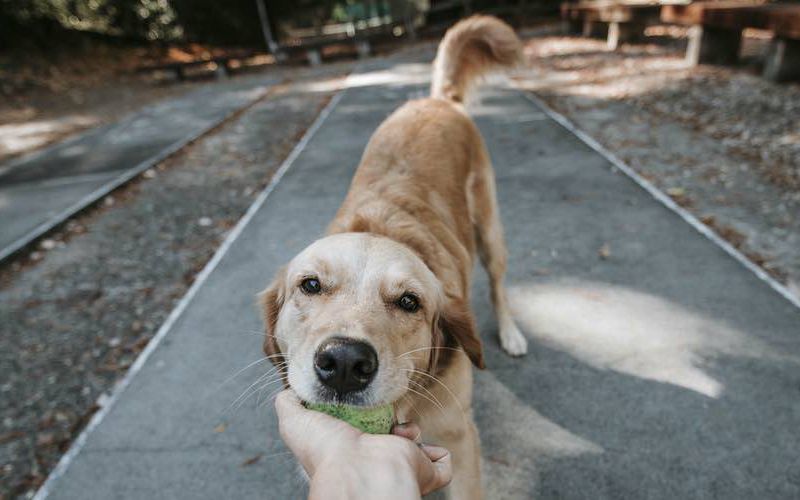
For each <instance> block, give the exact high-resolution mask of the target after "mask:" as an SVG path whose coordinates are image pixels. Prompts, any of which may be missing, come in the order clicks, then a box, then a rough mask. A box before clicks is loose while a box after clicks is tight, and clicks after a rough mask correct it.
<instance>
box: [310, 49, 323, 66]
mask: <svg viewBox="0 0 800 500" xmlns="http://www.w3.org/2000/svg"><path fill="white" fill-rule="evenodd" d="M306 58H308V64H310V65H312V66H319V65H320V64H322V54H320V52H319V50H317V49H310V50H308V51H307V52H306Z"/></svg>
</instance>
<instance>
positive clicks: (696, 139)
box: [518, 34, 800, 294]
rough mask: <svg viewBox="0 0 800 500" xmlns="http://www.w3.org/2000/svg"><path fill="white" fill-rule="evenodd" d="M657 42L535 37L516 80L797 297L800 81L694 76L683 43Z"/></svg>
mask: <svg viewBox="0 0 800 500" xmlns="http://www.w3.org/2000/svg"><path fill="white" fill-rule="evenodd" d="M757 35H758V34H756V36H754V37H753V38H748V39H747V40H746V43H745V46H744V52H745V54H749V55H750V56H751V57H755V56H757V55H758V53H759V52H760V51H761V50H762V49H763V47H764V46H765V45H766V44H765V40H764V39H763V38H760V37H758V36H757ZM651 40H655V41H657V42H658V43H646V44H637V45H625V46H623V47H622V49H621V50H618V51H616V52H608V51H607V50H606V49H605V42H604V41H601V40H592V39H586V38H567V37H558V36H541V37H534V38H531V39H530V40H528V41H527V44H526V55H527V57H528V60H529V62H530V66H529V68H528V69H526V70H524V71H522V72H520V74H519V76H518V81H519V83H520V84H521V85H522V86H523V87H525V88H528V89H530V90H532V91H533V92H535V93H536V94H537V95H538V96H539V97H541V98H542V99H543V100H545V102H547V103H548V104H549V105H550V106H551V107H553V108H554V109H556V110H557V111H559V112H561V113H562V114H564V115H566V116H567V117H569V118H570V119H571V120H572V121H573V122H575V123H576V124H577V125H578V126H579V127H580V128H582V129H583V130H585V131H586V132H588V133H589V134H590V135H591V136H593V137H594V138H596V139H597V140H598V141H599V142H601V143H602V144H603V145H604V146H605V147H607V148H608V149H609V150H611V151H612V152H614V153H615V154H616V155H617V156H619V157H620V158H621V159H622V160H623V161H625V162H626V163H628V164H629V165H630V166H631V167H633V168H634V169H635V170H637V171H638V172H639V173H640V174H641V175H642V176H644V177H645V178H647V179H649V180H650V181H652V182H653V183H655V185H656V186H658V187H659V188H660V189H662V190H664V191H665V192H667V194H669V195H670V196H671V197H672V198H673V199H675V200H676V201H677V202H678V203H679V204H680V205H682V206H684V207H685V208H687V209H689V210H690V211H692V212H693V213H694V214H695V215H697V216H698V217H699V218H700V219H701V220H702V221H703V222H705V223H706V224H708V225H709V226H711V227H712V228H713V229H715V230H716V231H717V232H718V233H719V234H720V235H721V236H723V237H724V238H726V239H727V240H728V241H730V242H731V243H732V244H733V245H734V246H736V247H737V248H739V249H740V250H742V251H743V252H744V253H745V254H746V255H748V256H749V257H750V258H751V259H752V260H753V261H754V262H756V263H757V264H759V265H761V266H762V267H763V268H764V269H766V270H767V271H768V272H769V273H770V274H772V275H773V276H774V277H776V278H777V279H778V280H780V281H781V282H783V283H785V284H788V285H789V287H790V288H791V289H793V290H794V291H795V293H798V294H800V289H798V286H797V283H798V281H800V217H798V214H800V85H797V84H782V85H776V84H773V83H770V82H768V81H765V80H763V79H762V78H760V77H759V76H758V75H757V74H756V72H755V71H754V68H753V67H747V66H746V67H739V68H726V67H711V66H701V67H697V68H691V67H688V66H687V65H686V63H685V62H684V60H683V47H684V41H683V40H681V39H680V38H678V39H675V38H670V37H664V36H662V37H654V38H653V39H651Z"/></svg>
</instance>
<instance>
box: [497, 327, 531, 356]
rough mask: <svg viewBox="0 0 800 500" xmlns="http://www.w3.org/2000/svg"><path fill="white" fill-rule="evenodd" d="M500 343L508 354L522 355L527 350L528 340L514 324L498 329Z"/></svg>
mask: <svg viewBox="0 0 800 500" xmlns="http://www.w3.org/2000/svg"><path fill="white" fill-rule="evenodd" d="M500 345H501V346H502V347H503V350H504V351H506V353H508V354H509V355H510V356H523V355H524V354H526V353H527V352H528V341H527V339H525V336H524V335H522V332H520V331H519V329H518V328H517V325H514V324H511V325H509V326H506V327H505V328H503V329H502V330H501V331H500Z"/></svg>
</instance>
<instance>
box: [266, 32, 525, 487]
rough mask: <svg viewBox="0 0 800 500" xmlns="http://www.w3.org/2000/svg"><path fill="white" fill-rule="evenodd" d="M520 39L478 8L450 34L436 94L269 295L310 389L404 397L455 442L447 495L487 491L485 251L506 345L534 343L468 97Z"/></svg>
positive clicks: (290, 373) (417, 106)
mask: <svg viewBox="0 0 800 500" xmlns="http://www.w3.org/2000/svg"><path fill="white" fill-rule="evenodd" d="M519 58H520V41H519V39H518V38H517V36H516V34H515V33H514V31H513V30H512V29H511V28H510V27H509V26H508V25H506V24H505V23H503V22H502V21H500V20H498V19H496V18H494V17H487V16H474V17H470V18H468V19H466V20H463V21H461V22H459V23H458V24H456V25H455V26H454V27H452V28H451V29H450V30H449V31H448V32H447V33H446V34H445V36H444V38H443V39H442V41H441V44H440V45H439V49H438V52H437V55H436V60H435V61H434V66H433V81H432V85H431V96H430V97H429V98H425V99H419V100H414V101H411V102H408V103H406V104H405V105H403V106H402V107H401V108H400V109H398V110H397V111H395V112H394V113H393V114H392V115H391V116H389V118H387V119H386V120H385V121H384V122H383V123H382V124H381V125H380V127H378V129H377V131H376V132H375V133H374V135H373V136H372V138H371V139H370V141H369V144H368V145H367V147H366V150H365V151H364V155H363V157H362V159H361V163H360V165H359V167H358V170H357V171H356V173H355V177H354V178H353V181H352V184H351V187H350V191H349V193H348V194H347V197H346V199H345V200H344V203H343V204H342V205H341V208H340V209H339V211H338V213H337V214H336V216H335V218H334V219H333V221H332V223H331V224H330V227H329V228H328V232H327V235H326V236H325V237H323V238H321V239H319V240H317V241H315V242H313V243H311V244H310V245H309V246H308V247H307V248H306V249H305V250H303V251H302V252H300V254H298V255H297V256H296V257H294V258H293V259H292V260H291V262H289V263H288V265H286V266H285V267H284V268H282V269H281V270H280V271H279V272H278V273H277V276H276V278H275V280H274V282H273V283H272V284H271V285H270V286H269V287H268V288H267V289H266V290H265V291H264V292H263V293H262V301H263V308H264V316H265V324H266V340H265V343H264V350H265V352H266V353H267V355H269V356H271V359H272V360H273V362H275V363H276V365H277V366H278V368H279V369H280V370H281V374H282V376H283V377H284V382H285V383H286V384H287V385H288V386H289V387H291V388H292V389H293V390H294V391H295V392H296V393H297V395H298V396H299V397H300V399H302V400H304V401H307V402H317V403H320V402H328V403H330V402H336V403H342V404H350V405H363V406H374V405H382V404H388V403H392V404H393V405H394V407H395V410H396V415H397V419H398V421H413V422H416V423H417V424H419V426H420V427H421V429H422V432H423V435H422V439H423V440H424V441H425V442H430V443H435V444H438V445H441V446H444V447H446V448H448V449H449V450H450V452H451V453H452V460H453V472H454V474H453V481H452V483H451V485H450V486H449V487H448V497H449V498H456V499H476V498H480V497H481V480H480V444H479V440H478V433H477V429H476V427H475V424H474V422H473V418H472V403H471V399H472V367H471V365H475V366H476V367H478V368H484V361H483V351H482V346H481V339H480V336H479V334H478V331H477V329H476V325H475V319H474V317H473V314H472V311H471V310H470V281H471V274H472V269H473V262H474V259H475V255H476V253H477V255H479V256H480V260H481V262H482V263H483V266H484V267H485V268H486V271H487V272H488V274H489V277H490V281H491V298H492V302H493V304H494V309H495V313H496V315H497V320H498V323H499V337H500V343H501V345H502V347H503V348H504V349H505V350H506V351H507V352H508V353H509V354H511V355H513V356H519V355H522V354H524V353H525V352H526V350H527V343H526V340H525V338H524V337H523V336H522V334H521V333H520V331H519V330H518V329H517V327H516V325H515V324H514V320H513V319H512V317H511V315H510V313H509V307H508V303H507V301H506V295H505V291H504V288H503V277H504V274H505V270H506V249H505V244H504V242H503V228H502V226H501V223H500V217H499V214H498V208H497V199H496V195H495V181H494V173H493V171H492V166H491V162H490V160H489V155H488V152H487V150H486V147H485V145H484V142H483V139H482V137H481V135H480V133H479V131H478V129H477V127H476V126H475V124H474V123H473V121H472V120H471V119H470V118H469V116H467V114H466V112H465V110H464V106H463V102H464V101H465V99H466V97H467V95H468V93H469V91H470V89H471V88H472V86H473V85H474V84H475V83H476V80H477V79H479V78H480V77H481V76H482V75H483V74H485V73H487V72H488V71H490V70H493V69H499V68H503V67H507V66H511V65H513V64H515V63H516V62H517V61H518V60H519Z"/></svg>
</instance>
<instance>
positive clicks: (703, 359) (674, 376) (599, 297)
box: [509, 282, 779, 398]
mask: <svg viewBox="0 0 800 500" xmlns="http://www.w3.org/2000/svg"><path fill="white" fill-rule="evenodd" d="M509 300H510V302H511V309H512V312H513V314H514V317H515V318H516V320H517V321H518V323H519V326H520V327H521V328H522V329H523V331H524V332H525V333H526V334H527V335H529V336H531V337H532V338H534V339H536V341H538V342H541V343H543V344H545V345H547V346H548V347H550V348H553V349H557V350H560V351H564V352H566V353H569V354H570V355H571V356H574V357H575V358H577V359H579V360H581V361H583V362H585V363H587V364H589V365H591V366H593V367H595V368H598V369H603V370H613V371H616V372H619V373H624V374H627V375H632V376H635V377H640V378H643V379H648V380H656V381H658V382H663V383H667V384H673V385H676V386H680V387H684V388H686V389H691V390H693V391H696V392H698V393H700V394H704V395H706V396H709V397H713V398H716V397H719V396H720V394H722V392H723V391H724V389H725V388H724V386H723V384H722V383H721V382H720V381H718V380H716V379H715V378H714V377H712V376H711V375H709V374H708V373H707V371H706V366H707V364H709V363H712V362H713V360H714V358H715V357H716V356H719V355H727V356H737V357H756V358H764V357H776V356H779V355H778V354H777V353H775V352H773V351H772V350H771V349H770V348H769V347H768V346H766V345H764V344H763V343H762V342H760V341H759V340H757V339H755V338H752V337H750V336H748V335H747V334H745V333H743V332H739V331H737V330H735V329H733V328H731V327H729V326H727V325H725V324H724V323H723V322H721V321H718V320H713V319H710V318H706V317H703V316H701V315H699V314H697V313H694V312H691V311H688V310H686V309H685V308H683V307H681V306H678V305H676V304H673V303H671V302H669V301H667V300H665V299H662V298H659V297H655V296H653V295H649V294H646V293H642V292H638V291H636V290H632V289H628V288H624V287H620V286H615V285H609V284H602V283H583V282H575V283H556V284H543V285H533V286H520V287H514V288H512V289H511V290H510V293H509Z"/></svg>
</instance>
